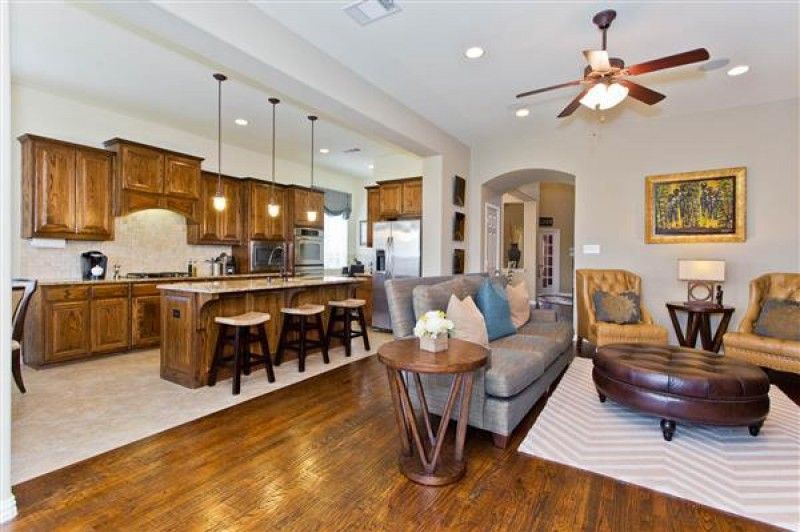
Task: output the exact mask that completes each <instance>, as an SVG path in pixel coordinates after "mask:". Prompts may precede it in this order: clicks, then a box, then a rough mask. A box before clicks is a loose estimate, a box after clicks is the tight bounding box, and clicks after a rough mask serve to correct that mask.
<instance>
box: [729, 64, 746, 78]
mask: <svg viewBox="0 0 800 532" xmlns="http://www.w3.org/2000/svg"><path fill="white" fill-rule="evenodd" d="M748 70H750V67H749V66H747V65H736V66H735V67H733V68H732V69H730V70H728V75H729V76H741V75H742V74H745V73H747V71H748Z"/></svg>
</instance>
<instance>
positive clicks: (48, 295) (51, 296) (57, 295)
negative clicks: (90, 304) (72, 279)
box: [44, 285, 89, 301]
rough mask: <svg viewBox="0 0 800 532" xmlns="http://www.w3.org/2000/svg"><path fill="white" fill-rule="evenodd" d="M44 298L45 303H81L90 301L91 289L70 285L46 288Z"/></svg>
mask: <svg viewBox="0 0 800 532" xmlns="http://www.w3.org/2000/svg"><path fill="white" fill-rule="evenodd" d="M44 298H45V301H80V300H83V299H89V287H88V286H81V285H68V286H58V287H52V288H45V289H44Z"/></svg>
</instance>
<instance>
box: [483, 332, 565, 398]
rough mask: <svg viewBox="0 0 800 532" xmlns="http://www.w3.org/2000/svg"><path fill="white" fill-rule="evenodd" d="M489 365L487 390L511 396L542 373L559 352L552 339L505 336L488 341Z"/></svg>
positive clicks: (486, 382)
mask: <svg viewBox="0 0 800 532" xmlns="http://www.w3.org/2000/svg"><path fill="white" fill-rule="evenodd" d="M489 346H490V347H491V349H492V356H491V364H490V366H489V369H487V370H486V376H485V387H486V393H487V394H488V395H492V396H494V397H513V396H515V395H516V394H518V393H519V392H521V391H522V390H524V389H525V388H527V387H528V386H529V385H530V384H531V383H533V382H534V381H535V380H536V379H538V378H539V377H541V376H542V374H543V373H544V372H545V370H546V369H547V368H548V367H549V366H550V364H552V363H553V362H554V361H555V360H556V359H557V358H558V355H559V350H558V349H557V347H556V345H555V342H553V341H552V340H548V339H547V338H542V337H536V336H521V335H513V336H507V337H506V338H502V339H500V340H496V341H494V342H491V343H490V344H489Z"/></svg>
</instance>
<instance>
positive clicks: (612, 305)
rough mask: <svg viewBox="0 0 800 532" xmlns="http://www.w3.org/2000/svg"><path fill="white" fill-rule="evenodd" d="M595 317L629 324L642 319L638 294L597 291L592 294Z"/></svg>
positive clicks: (603, 320)
mask: <svg viewBox="0 0 800 532" xmlns="http://www.w3.org/2000/svg"><path fill="white" fill-rule="evenodd" d="M592 300H593V302H594V312H595V319H596V320H597V321H602V322H606V323H618V324H630V323H639V322H640V321H642V312H641V309H640V307H639V294H637V293H635V292H622V293H621V294H612V293H610V292H602V291H597V292H595V293H594V294H592Z"/></svg>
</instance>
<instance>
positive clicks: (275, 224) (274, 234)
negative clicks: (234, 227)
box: [246, 180, 287, 240]
mask: <svg viewBox="0 0 800 532" xmlns="http://www.w3.org/2000/svg"><path fill="white" fill-rule="evenodd" d="M273 188H274V190H273ZM270 200H272V201H274V202H275V203H276V204H277V205H279V206H280V214H278V216H276V217H275V218H273V217H271V216H270V215H269V214H268V213H267V205H269V203H270ZM246 204H247V209H246V210H247V211H248V213H247V218H248V236H249V239H250V240H284V239H285V238H286V223H285V220H286V216H287V214H286V211H287V206H286V191H285V189H284V188H283V187H282V186H279V185H276V186H274V187H273V186H272V184H267V183H264V182H261V181H256V180H251V181H250V183H249V197H248V198H247V201H246Z"/></svg>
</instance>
